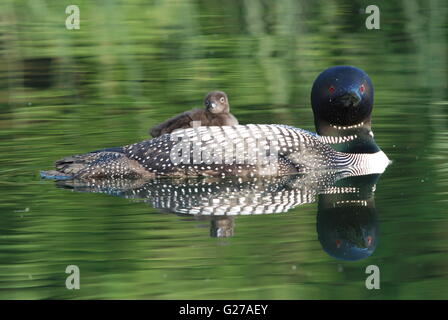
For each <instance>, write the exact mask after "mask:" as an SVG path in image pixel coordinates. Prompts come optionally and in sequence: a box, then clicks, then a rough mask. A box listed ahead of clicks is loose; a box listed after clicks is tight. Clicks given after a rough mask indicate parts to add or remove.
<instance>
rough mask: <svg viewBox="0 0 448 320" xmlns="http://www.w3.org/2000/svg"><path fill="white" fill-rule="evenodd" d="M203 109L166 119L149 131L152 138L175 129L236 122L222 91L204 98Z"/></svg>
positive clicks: (228, 124)
mask: <svg viewBox="0 0 448 320" xmlns="http://www.w3.org/2000/svg"><path fill="white" fill-rule="evenodd" d="M204 107H205V109H193V110H190V111H186V112H184V113H181V114H179V115H177V116H175V117H173V118H171V119H168V120H166V121H164V122H162V123H160V124H158V125H156V126H154V127H153V128H151V130H150V134H151V135H152V136H153V137H154V138H157V137H160V136H161V135H162V134H165V133H171V132H173V131H174V130H176V129H186V128H193V127H194V126H195V124H198V125H197V126H204V127H210V126H235V125H238V120H237V119H236V118H235V116H234V115H233V114H231V113H230V106H229V99H228V98H227V94H226V93H225V92H223V91H212V92H209V93H208V94H207V95H206V96H205V98H204Z"/></svg>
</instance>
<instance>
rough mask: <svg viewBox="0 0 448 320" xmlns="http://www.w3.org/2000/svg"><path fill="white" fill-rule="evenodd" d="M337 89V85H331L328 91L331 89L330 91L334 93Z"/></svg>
mask: <svg viewBox="0 0 448 320" xmlns="http://www.w3.org/2000/svg"><path fill="white" fill-rule="evenodd" d="M335 90H336V89H335V87H333V86H330V87H329V88H328V91H329V92H330V93H333V92H334V91H335Z"/></svg>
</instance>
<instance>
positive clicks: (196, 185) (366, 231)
mask: <svg viewBox="0 0 448 320" xmlns="http://www.w3.org/2000/svg"><path fill="white" fill-rule="evenodd" d="M378 178H379V174H371V175H364V176H351V174H350V173H345V174H344V173H338V174H334V173H331V172H313V173H309V174H304V175H295V176H283V177H269V178H266V177H262V178H260V177H258V178H234V179H219V178H205V179H204V178H203V179H170V178H162V179H153V180H149V181H148V180H146V181H138V180H119V179H118V180H117V179H110V180H104V179H102V180H96V181H92V180H90V181H84V180H83V181H80V180H78V181H77V180H63V181H58V182H57V186H58V187H61V188H69V189H73V190H75V191H78V192H93V193H105V194H109V195H114V196H119V197H123V198H128V199H137V200H141V201H143V202H145V203H148V204H150V205H151V206H153V207H154V208H157V209H161V210H163V211H165V212H171V213H176V214H177V215H180V216H189V217H195V218H196V219H207V220H211V230H210V235H211V236H212V237H223V238H224V237H231V236H233V234H234V225H235V221H234V219H235V216H237V215H256V214H273V213H283V212H287V211H288V210H290V209H292V208H294V207H296V206H298V205H301V204H306V203H314V202H316V201H317V202H318V212H317V233H318V238H319V241H320V243H321V244H322V247H323V249H324V250H325V251H326V252H327V253H328V254H329V255H330V256H332V257H334V258H337V259H343V260H359V259H363V258H366V257H369V256H370V255H371V254H372V253H373V251H374V250H375V248H376V245H377V242H378V231H377V229H378V223H377V218H376V209H375V202H374V191H375V187H376V183H377V180H378Z"/></svg>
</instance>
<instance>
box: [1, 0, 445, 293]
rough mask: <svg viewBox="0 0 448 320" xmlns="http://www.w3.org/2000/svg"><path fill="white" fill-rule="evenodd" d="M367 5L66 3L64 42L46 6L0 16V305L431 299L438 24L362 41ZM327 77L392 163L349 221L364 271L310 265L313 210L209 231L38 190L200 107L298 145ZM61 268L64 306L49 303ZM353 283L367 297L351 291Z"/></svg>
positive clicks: (316, 212) (439, 157) (441, 28)
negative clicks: (349, 69) (349, 91)
mask: <svg viewBox="0 0 448 320" xmlns="http://www.w3.org/2000/svg"><path fill="white" fill-rule="evenodd" d="M367 4H370V3H367V2H365V1H357V2H352V1H335V2H332V3H331V4H327V2H323V1H321V2H319V1H316V2H313V3H312V4H311V3H308V2H306V3H305V2H304V3H301V2H296V1H287V0H284V1H275V2H273V1H272V2H266V1H257V0H252V1H244V2H231V3H229V4H227V3H226V5H225V6H223V5H222V1H207V2H195V1H153V2H151V3H149V4H148V3H146V2H143V1H137V0H134V1H126V2H124V1H115V2H107V3H104V4H101V5H100V4H99V3H98V4H94V3H92V2H90V1H78V5H79V6H80V9H81V29H80V30H75V31H68V30H66V29H65V26H64V23H65V18H66V14H65V6H64V4H63V3H60V2H59V1H58V2H56V1H44V0H41V1H33V2H32V3H31V2H27V1H9V0H7V1H3V2H2V4H1V5H0V55H1V62H0V74H1V76H0V192H1V200H2V201H1V203H0V219H1V224H0V298H3V299H5V298H7V299H23V298H25V299H51V298H68V299H88V298H100V299H107V298H112V299H114V298H117V299H118V298H125V299H129V298H138V299H140V298H146V299H155V298H157V299H221V298H226V299H341V298H346V299H354V298H360V299H416V298H423V299H429V298H436V299H440V298H444V299H446V298H448V290H447V289H446V288H447V287H448V280H447V279H448V271H447V270H448V268H447V267H448V257H447V254H446V253H447V249H448V247H447V243H448V242H447V240H448V233H447V231H446V230H447V227H448V218H447V215H446V214H447V210H446V208H447V194H448V188H447V187H448V165H447V162H446V158H447V155H448V144H447V143H448V129H447V105H448V98H447V82H448V81H447V74H448V73H447V60H446V57H447V41H446V39H447V31H448V28H447V13H448V7H447V4H446V2H444V1H435V0H434V1H427V2H423V1H406V2H400V3H384V4H381V5H380V9H381V29H380V30H371V31H369V30H366V29H365V27H364V19H365V17H366V15H365V14H363V13H362V8H364V7H365V6H366V5H367ZM335 64H351V65H355V66H358V67H360V68H362V69H364V70H365V71H366V72H367V73H368V74H369V75H370V77H371V78H372V81H373V84H374V86H375V108H374V112H373V130H374V133H375V138H376V140H377V142H378V144H379V145H380V146H381V148H382V149H383V151H384V152H385V153H386V154H387V155H388V156H389V158H390V159H392V160H393V163H392V165H390V166H389V167H388V168H387V170H386V172H385V173H384V174H383V175H382V176H381V177H379V178H378V181H377V182H376V183H375V184H376V190H375V192H374V194H368V195H367V196H366V197H367V198H368V199H370V200H369V201H370V202H369V204H368V205H367V208H369V210H368V212H364V213H363V212H362V211H359V214H358V215H363V216H365V217H366V219H367V222H362V221H361V222H359V225H363V226H364V227H365V229H364V230H370V231H372V230H373V231H372V232H377V234H375V233H372V234H371V235H373V236H374V238H375V239H376V240H377V242H376V243H375V247H374V250H373V252H372V254H371V255H370V256H368V257H366V258H364V259H361V260H357V261H345V260H340V259H336V258H334V257H333V256H331V255H329V254H328V253H327V252H326V251H325V250H323V247H322V244H321V241H319V236H320V232H322V230H321V229H320V227H319V221H321V220H320V219H321V217H324V216H325V215H322V212H323V211H322V207H321V205H322V202H319V199H321V198H319V197H318V196H316V197H314V198H313V199H312V201H309V202H305V203H303V204H301V205H297V206H295V207H293V208H291V209H290V210H288V211H287V212H283V213H281V212H279V213H275V214H256V215H241V216H234V217H229V218H227V220H226V219H217V220H216V221H213V219H210V218H207V217H202V218H199V217H195V216H192V215H184V214H179V213H178V214H174V213H169V212H166V211H167V210H161V209H157V208H155V207H157V205H156V204H154V203H153V202H150V201H149V203H148V202H145V201H142V199H129V198H121V197H117V196H111V195H107V194H103V193H91V192H71V191H72V189H67V188H66V187H65V188H64V187H63V186H59V187H57V185H56V184H55V183H54V182H52V181H44V180H41V179H40V177H39V171H40V170H42V169H49V168H51V166H52V163H53V161H54V160H57V159H59V158H61V157H63V156H66V155H70V154H75V153H83V152H87V151H90V150H95V149H98V148H103V147H113V146H120V145H125V144H129V143H132V142H136V141H139V140H143V139H146V138H148V129H149V128H150V127H151V126H153V125H154V124H156V123H158V122H160V121H162V120H164V119H166V118H167V117H170V116H172V115H174V114H176V113H179V112H182V111H184V110H187V109H189V108H193V107H199V106H200V104H201V100H202V97H203V96H204V95H205V93H206V92H208V91H210V90H213V89H221V90H224V91H226V92H227V94H228V95H229V99H230V104H231V110H232V113H233V114H235V116H237V118H238V120H239V121H240V123H282V124H288V125H292V126H296V127H300V128H304V129H307V130H311V131H314V124H313V119H312V112H311V109H310V104H309V95H310V89H311V85H312V81H313V80H314V78H315V77H316V76H317V74H318V73H319V72H321V71H322V70H324V69H325V68H327V67H328V66H331V65H335ZM264 187H266V185H264ZM243 189H244V188H243ZM282 190H283V189H282ZM294 190H297V188H295V189H294ZM75 191H88V190H79V189H76V188H75ZM90 191H92V190H90ZM224 198H225V196H224ZM191 199H193V200H194V199H195V198H194V196H193V195H191ZM350 210H351V209H347V210H346V211H345V212H346V214H348V213H347V212H355V213H356V212H358V211H356V210H351V211H350ZM355 215H356V214H355ZM342 218H343V216H342V215H341V219H342ZM325 221H330V223H329V224H327V225H325V224H324V227H328V226H330V227H331V226H338V222H337V221H336V222H335V221H332V220H331V218H329V220H325ZM351 221H352V220H351ZM363 223H364V224H363ZM320 226H322V225H320ZM366 226H367V227H366ZM219 228H221V229H220V230H224V231H223V232H227V233H226V235H231V236H229V237H226V238H223V237H221V238H220V237H216V232H215V231H216V230H217V229H219ZM214 230H215V231H214ZM353 230H354V231H353V232H354V233H356V232H355V231H356V228H355V229H353ZM375 230H376V231H375ZM323 234H328V233H327V232H326V231H324V232H323ZM367 237H368V234H365V235H364V239H367ZM321 240H322V239H321ZM376 240H375V241H376ZM68 265H77V266H79V268H80V272H81V289H80V290H67V289H66V288H65V279H66V277H67V276H68V275H67V274H66V273H65V269H66V267H67V266H68ZM369 265H377V266H378V267H379V268H380V271H381V289H380V290H367V289H366V287H365V279H366V277H367V275H366V273H365V270H366V267H367V266H369Z"/></svg>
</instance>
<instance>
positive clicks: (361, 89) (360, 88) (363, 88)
mask: <svg viewBox="0 0 448 320" xmlns="http://www.w3.org/2000/svg"><path fill="white" fill-rule="evenodd" d="M365 90H366V87H364V85H363V84H362V85H361V86H360V87H359V91H361V93H364V91H365Z"/></svg>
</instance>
